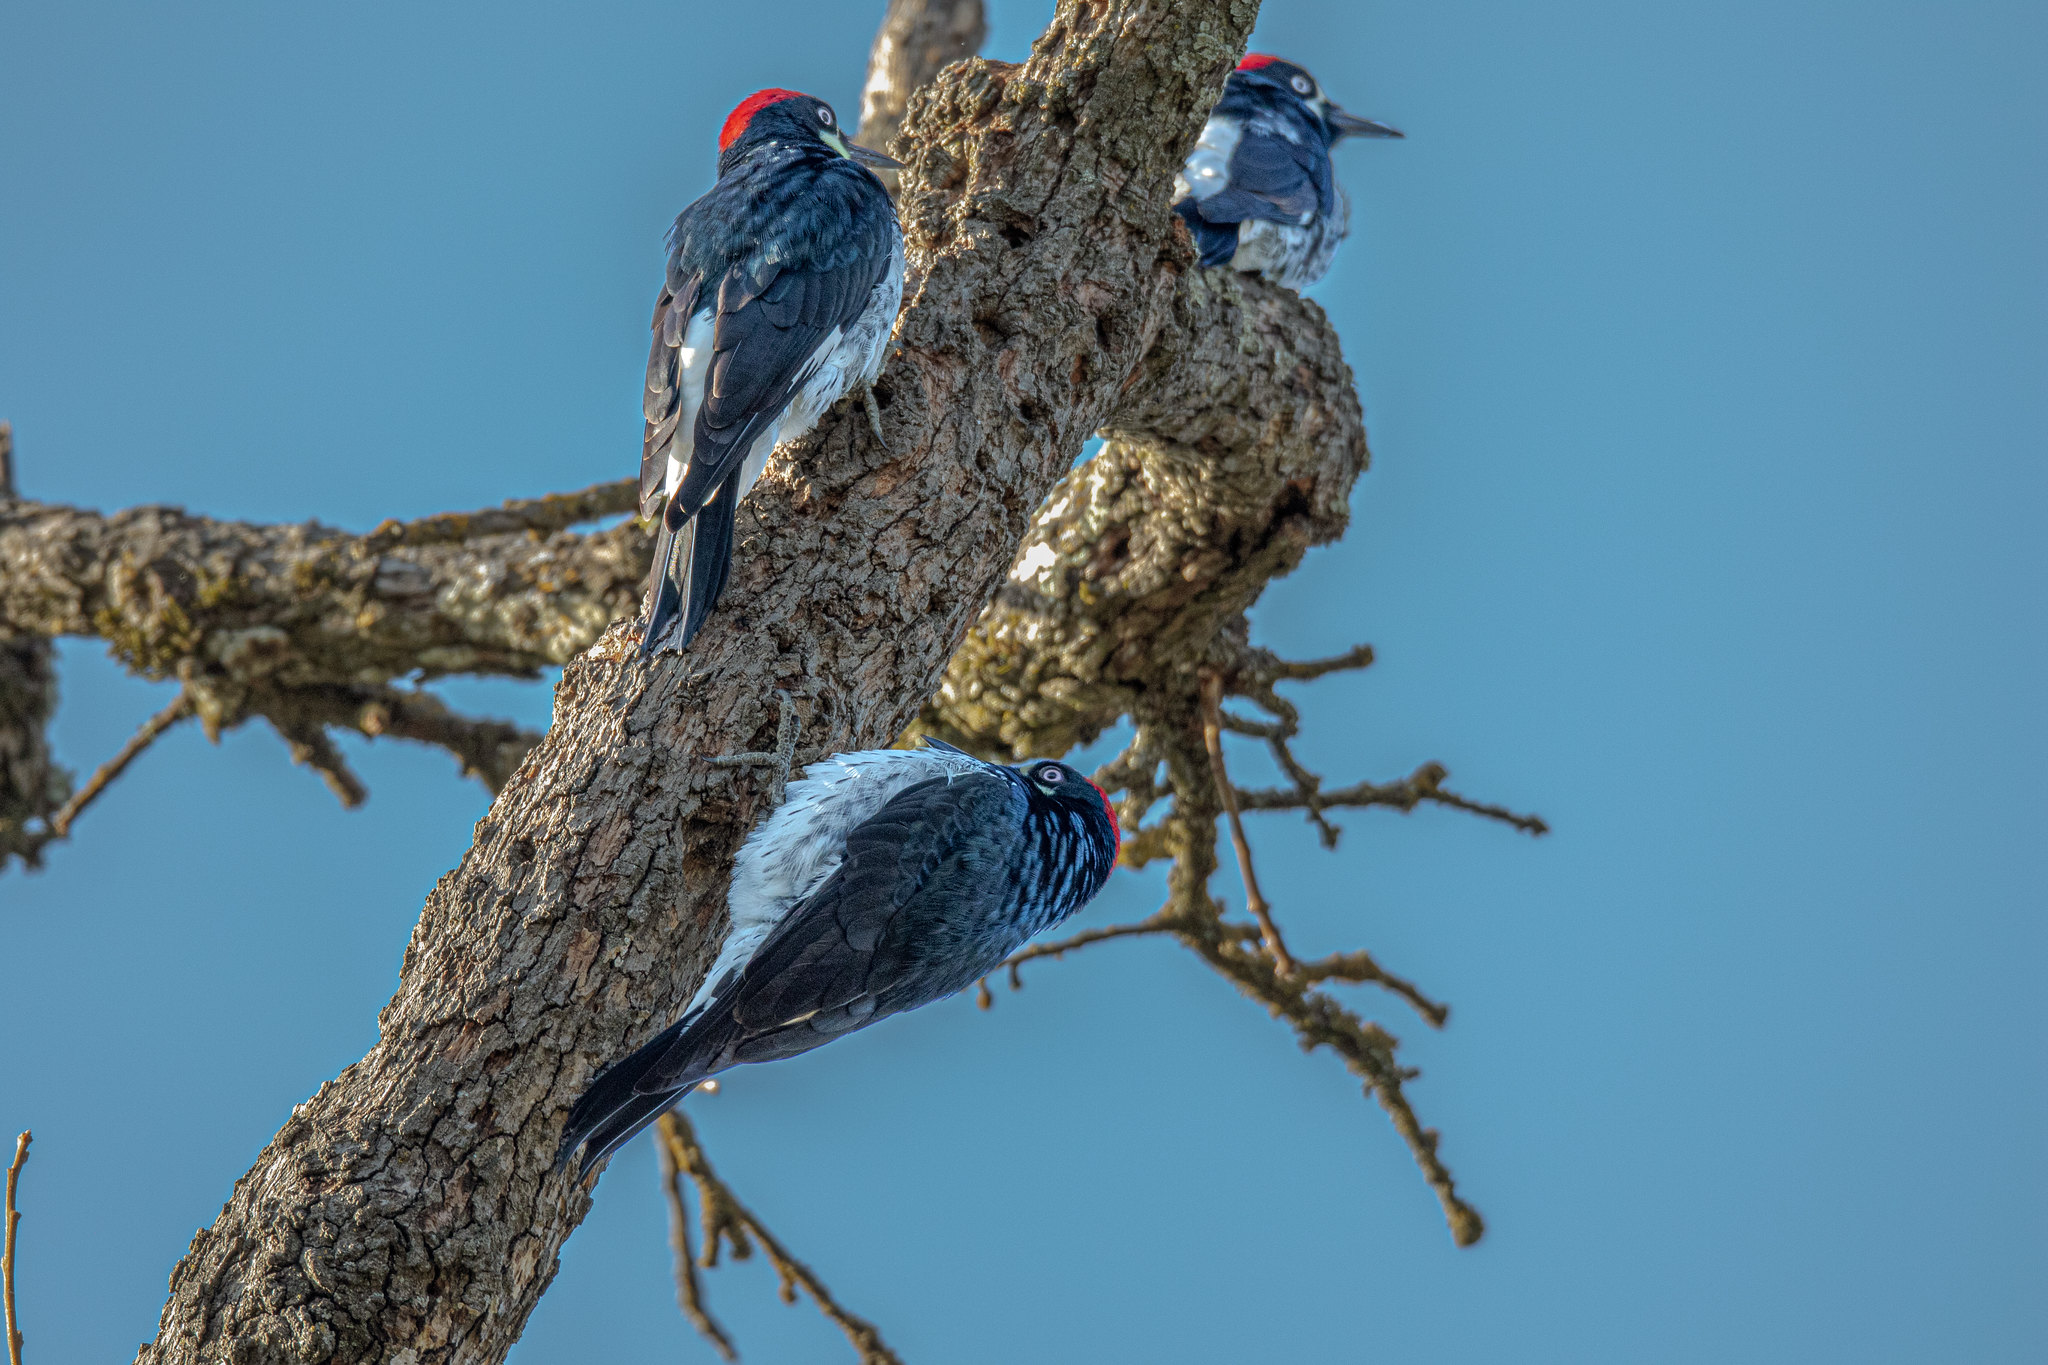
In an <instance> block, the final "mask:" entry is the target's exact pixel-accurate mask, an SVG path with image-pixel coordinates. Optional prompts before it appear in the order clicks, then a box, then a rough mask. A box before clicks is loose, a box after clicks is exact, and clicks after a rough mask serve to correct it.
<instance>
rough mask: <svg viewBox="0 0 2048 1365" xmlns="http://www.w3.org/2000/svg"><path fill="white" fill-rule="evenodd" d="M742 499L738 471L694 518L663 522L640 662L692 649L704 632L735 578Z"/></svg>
mask: <svg viewBox="0 0 2048 1365" xmlns="http://www.w3.org/2000/svg"><path fill="white" fill-rule="evenodd" d="M739 500H740V471H739V470H737V469H735V470H734V471H733V472H732V473H731V474H730V475H728V476H727V478H726V480H725V482H724V483H723V484H721V485H720V486H719V489H718V492H717V493H716V494H715V495H714V496H713V497H712V499H711V501H710V502H708V503H706V504H705V505H704V506H703V507H702V508H701V509H699V510H698V512H697V514H696V515H695V516H693V517H691V518H690V519H689V520H687V521H685V522H684V523H683V524H682V525H680V526H677V527H675V528H673V529H671V528H670V527H669V526H668V525H667V523H666V520H665V519H664V522H663V525H662V528H661V531H660V533H659V534H658V535H657V536H656V537H655V540H654V567H653V569H652V570H651V571H650V572H649V574H648V579H647V631H646V633H645V634H643V635H642V636H641V637H640V657H641V658H643V659H644V658H647V657H648V656H649V655H651V654H653V653H654V652H655V651H656V650H659V649H669V648H674V649H688V648H689V647H690V641H692V640H694V639H696V638H697V632H698V631H700V630H702V629H704V622H705V619H706V618H707V617H709V616H710V615H711V609H712V608H713V607H715V606H717V605H718V599H719V598H721V597H723V596H724V595H725V580H726V579H727V578H728V577H729V576H730V575H731V573H732V541H733V518H734V516H735V515H736V514H737V513H738V510H739V509H738V504H739ZM674 510H675V509H673V508H671V509H670V511H671V512H673V511H674ZM671 636H672V637H673V639H671V638H669V637H671Z"/></svg>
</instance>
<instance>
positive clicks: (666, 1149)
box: [654, 1132, 740, 1360]
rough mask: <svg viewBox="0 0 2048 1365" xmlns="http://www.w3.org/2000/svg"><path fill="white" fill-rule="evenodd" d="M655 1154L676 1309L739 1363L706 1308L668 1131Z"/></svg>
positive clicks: (721, 1352)
mask: <svg viewBox="0 0 2048 1365" xmlns="http://www.w3.org/2000/svg"><path fill="white" fill-rule="evenodd" d="M654 1152H655V1157H656V1159H658V1160H659V1161H660V1163H661V1191H662V1193H663V1195H665V1196H666V1197H667V1199H668V1244H669V1247H670V1249H671V1250H673V1251H674V1252H675V1257H676V1306H677V1307H678V1308H680V1309H682V1310H683V1316H684V1317H686V1318H688V1319H689V1320H690V1325H691V1326H692V1327H694V1328H696V1329H697V1334H698V1335H699V1336H701V1337H703V1338H704V1339H705V1340H706V1341H709V1342H710V1343H711V1346H712V1349H714V1350H716V1351H717V1352H718V1354H719V1355H721V1356H723V1357H725V1358H726V1359H727V1360H738V1359H739V1358H740V1353H739V1351H738V1350H737V1349H736V1348H735V1347H734V1346H733V1344H732V1338H731V1337H729V1336H727V1335H726V1332H725V1328H723V1327H721V1326H720V1325H719V1323H718V1319H717V1318H714V1317H712V1316H711V1310H710V1309H709V1308H707V1307H705V1305H704V1285H703V1282H702V1281H701V1280H699V1278H698V1276H697V1255H696V1253H695V1252H694V1251H692V1250H691V1249H690V1212H689V1210H688V1209H687V1208H686V1207H685V1206H684V1202H683V1168H682V1166H681V1165H680V1164H679V1163H678V1162H677V1161H676V1150H675V1144H674V1143H672V1142H670V1141H669V1140H668V1136H667V1134H666V1132H664V1133H663V1134H662V1138H661V1140H660V1141H659V1142H656V1143H655V1144H654Z"/></svg>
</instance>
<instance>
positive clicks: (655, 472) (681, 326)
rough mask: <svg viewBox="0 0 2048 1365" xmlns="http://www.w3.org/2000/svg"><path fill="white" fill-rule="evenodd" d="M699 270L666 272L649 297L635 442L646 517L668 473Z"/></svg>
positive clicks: (642, 510)
mask: <svg viewBox="0 0 2048 1365" xmlns="http://www.w3.org/2000/svg"><path fill="white" fill-rule="evenodd" d="M702 282H703V279H702V277H701V276H698V275H687V276H684V277H682V278H680V279H677V278H673V277H672V278H671V279H670V280H669V282H668V283H667V284H666V285H665V286H664V287H663V288H662V291H661V297H660V298H658V299H656V300H655V301H654V321H653V323H652V325H651V327H650V329H649V330H651V331H652V332H653V337H652V338H651V340H650V341H649V343H648V347H647V393H646V396H645V397H644V398H643V400H642V404H641V406H642V411H643V412H644V413H645V415H646V418H647V431H646V434H645V435H644V436H643V437H642V439H641V444H640V515H641V516H643V517H651V516H653V515H654V513H655V510H656V509H657V508H659V507H660V506H661V503H662V491H661V486H662V483H663V482H664V481H665V480H666V478H667V475H668V443H669V438H670V437H672V436H674V435H675V431H676V423H678V422H679V421H681V420H682V416H683V411H682V402H683V383H682V347H683V332H684V330H685V329H687V328H688V327H689V325H690V314H691V313H692V312H693V311H695V309H696V307H697V294H698V287H699V285H701V284H702Z"/></svg>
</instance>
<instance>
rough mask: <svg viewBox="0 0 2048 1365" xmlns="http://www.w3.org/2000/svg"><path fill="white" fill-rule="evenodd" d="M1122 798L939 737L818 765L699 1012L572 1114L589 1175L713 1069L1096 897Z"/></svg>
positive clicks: (1052, 921)
mask: <svg viewBox="0 0 2048 1365" xmlns="http://www.w3.org/2000/svg"><path fill="white" fill-rule="evenodd" d="M1118 846H1119V833H1118V830H1117V821H1116V812H1115V811H1114V810H1113V809H1112V808H1111V807H1110V804H1109V798H1108V797H1107V796H1105V795H1104V794H1103V792H1102V789H1101V788H1099V787H1097V786H1096V785H1095V784H1094V783H1093V782H1090V781H1089V780H1088V779H1087V778H1085V777H1083V776H1082V775H1081V774H1080V773H1079V772H1077V771H1075V770H1074V769H1073V768H1070V767H1068V766H1067V765H1066V764H1064V763H1058V762H1054V761H1052V760H1050V759H1037V760H1034V761H1032V762H1030V763H1025V764H1022V765H1021V766H1018V767H1015V768H1010V767H1004V766H1002V765H1000V764H995V763H984V762H982V761H981V760H980V759H977V758H974V757H972V756H970V755H968V754H964V753H962V752H960V751H959V750H958V749H955V748H952V747H951V746H949V745H944V744H937V743H932V742H929V741H928V742H927V744H926V747H924V748H923V749H918V750H900V749H877V750H870V751H867V752H862V753H850V754H839V755H836V756H834V757H832V758H829V759H826V760H825V761H824V762H822V763H814V764H812V765H811V766H810V767H809V768H808V769H806V770H805V776H804V778H803V779H802V780H801V781H798V782H795V783H792V784H791V786H790V788H789V794H788V797H787V799H785V800H784V802H783V803H782V805H781V806H780V807H778V808H777V809H776V811H775V812H774V813H773V814H772V815H770V816H769V817H768V819H767V820H766V821H764V822H763V823H762V825H761V827H760V828H759V829H757V830H755V831H754V832H753V834H752V835H750V836H749V837H748V839H747V841H746V843H745V844H744V845H743V846H742V847H741V849H740V852H739V856H738V857H737V858H736V859H735V860H734V863H733V878H732V890H731V892H730V894H729V898H728V906H729V909H730V912H731V928H730V929H729V930H728V932H727V935H726V939H725V942H724V945H723V946H722V947H721V948H720V950H719V954H718V959H717V960H716V961H715V962H714V963H712V966H711V972H710V974H709V975H708V976H706V977H705V978H704V984H703V986H702V987H701V988H700V989H699V990H698V991H697V994H696V997H695V998H694V999H693V1000H691V1002H690V1004H689V1006H688V1007H687V1008H686V1009H685V1010H684V1012H683V1016H682V1018H681V1019H680V1020H678V1021H677V1022H676V1023H674V1024H672V1025H670V1026H669V1027H668V1028H667V1029H664V1030H663V1031H662V1032H661V1033H660V1034H658V1035H657V1036H656V1037H655V1039H654V1041H652V1042H650V1043H648V1044H647V1045H646V1046H645V1047H643V1048H641V1049H640V1050H639V1051H638V1052H635V1053H634V1054H633V1055H632V1056H630V1057H628V1058H626V1059H625V1060H624V1061H622V1062H620V1063H619V1064H617V1065H616V1066H614V1067H612V1068H611V1069H610V1070H608V1071H606V1072H605V1073H604V1074H603V1075H602V1076H600V1077H598V1079H597V1081H596V1082H595V1083H594V1084H593V1085H592V1086H591V1087H590V1089H589V1090H588V1091H586V1092H585V1093H584V1095H583V1097H582V1098H581V1099H579V1100H578V1101H577V1102H576V1105H575V1107H574V1108H573V1109H572V1110H571V1111H570V1113H569V1123H568V1127H567V1129H566V1130H565V1131H564V1133H563V1135H562V1147H561V1153H560V1157H559V1159H558V1161H557V1165H558V1166H566V1165H567V1164H568V1163H569V1161H570V1159H571V1158H572V1157H573V1156H574V1155H575V1154H576V1151H577V1150H578V1149H579V1148H581V1149H582V1151H583V1159H582V1162H581V1164H580V1165H579V1166H578V1167H577V1175H578V1178H581V1177H582V1176H583V1175H584V1174H586V1173H588V1172H589V1170H590V1169H591V1167H593V1166H595V1165H596V1164H597V1163H598V1162H600V1161H602V1160H603V1159H604V1158H605V1157H606V1156H609V1155H610V1154H611V1153H612V1152H613V1151H615V1150H616V1149H617V1148H618V1146H619V1145H620V1144H621V1143H623V1142H625V1141H626V1139H628V1138H630V1137H632V1136H633V1134H635V1133H637V1132H639V1131H640V1130H641V1129H642V1128H644V1127H646V1126H647V1125H648V1124H649V1123H652V1122H653V1121H654V1119H655V1118H656V1117H657V1116H659V1115H660V1114H661V1113H662V1112H663V1111H664V1110H666V1109H667V1108H668V1107H669V1106H670V1105H672V1104H674V1103H675V1102H676V1101H677V1100H679V1099H681V1098H682V1097H683V1096H684V1095H685V1094H686V1093H688V1091H689V1090H690V1089H691V1088H692V1087H694V1086H696V1085H697V1084H699V1083H700V1082H702V1081H704V1080H706V1079H708V1078H710V1077H711V1076H713V1075H716V1074H717V1073H718V1072H720V1071H723V1070H725V1069H726V1068H727V1067H732V1066H738V1065H739V1064H741V1063H743V1062H771V1061H775V1060H777V1059H779V1058H783V1057H793V1056H795V1055H796V1054H798V1053H800V1052H808V1051H810V1050H811V1049H812V1048H814V1047H820V1046H822V1045H823V1044H826V1043H829V1042H831V1041H832V1040H833V1039H835V1038H838V1037H840V1036H841V1035H843V1034H846V1033H850V1032H852V1031H853V1030H854V1029H857V1028H863V1027H865V1026H867V1025H868V1024H872V1023H874V1022H875V1021H876V1020H878V1019H884V1018H887V1017H888V1016H889V1015H892V1014H900V1013H902V1012H903V1011H904V1010H912V1009H916V1008H917V1007H918V1006H920V1005H928V1004H930V1003H932V1002H933V1001H935V1000H942V999H944V998H945V997H947V996H949V995H952V994H953V993H954V992H956V991H959V990H962V989H964V988H965V987H967V986H969V985H971V984H972V983H973V982H975V981H977V980H979V979H980V978H982V977H984V976H987V975H988V974H989V973H990V972H992V971H994V970H995V969H996V968H997V967H998V966H1000V965H1001V964H1002V962H1003V959H1005V958H1007V957H1008V956H1009V955H1010V954H1011V953H1013V952H1015V951H1016V950H1017V949H1018V948H1020V947H1022V946H1023V945H1024V943H1025V941H1026V940H1028V939H1030V938H1031V937H1032V936H1033V935H1034V934H1038V933H1041V932H1043V931H1044V930H1046V929H1050V928H1051V927H1053V926H1054V925H1056V924H1058V923H1060V922H1061V921H1063V920H1065V919H1066V918H1067V917H1068V916H1069V915H1072V914H1073V913H1074V912H1075V911H1076V910H1079V909H1080V908H1081V907H1082V906H1084V905H1086V904H1087V903H1088V902H1089V901H1090V900H1092V899H1094V897H1095V893H1096V892H1098V891H1100V890H1101V889H1102V884H1103V883H1104V882H1105V881H1107V880H1108V878H1109V873H1110V869H1111V868H1112V867H1114V866H1115V864H1116V857H1117V849H1118Z"/></svg>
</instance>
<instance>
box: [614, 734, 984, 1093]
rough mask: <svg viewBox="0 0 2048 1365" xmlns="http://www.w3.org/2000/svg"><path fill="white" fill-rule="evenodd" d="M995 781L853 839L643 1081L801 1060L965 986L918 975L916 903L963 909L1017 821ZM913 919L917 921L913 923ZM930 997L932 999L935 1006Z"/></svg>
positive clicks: (958, 786) (907, 792)
mask: <svg viewBox="0 0 2048 1365" xmlns="http://www.w3.org/2000/svg"><path fill="white" fill-rule="evenodd" d="M1011 800H1012V793H1011V790H1010V787H1009V784H1008V783H1007V782H1006V781H1005V780H1004V779H1003V778H1001V777H999V776H997V775H995V774H993V773H972V774H969V775H967V776H965V777H955V778H953V779H952V780H951V781H950V782H949V781H948V780H947V779H945V778H933V779H931V780H929V781H926V782H920V783H917V784H916V785H914V786H911V787H906V788H905V789H904V790H903V791H901V792H898V793H897V794H896V795H895V796H894V797H892V798H890V800H889V802H888V804H886V805H884V806H883V807H882V809H881V810H880V811H878V812H876V814H874V815H873V816H871V817H869V818H868V819H867V820H866V821H865V822H863V823H862V824H860V825H858V826H856V827H855V828H854V830H853V832H852V833H851V834H850V835H849V836H848V837H847V842H846V854H845V859H844V861H843V862H841V864H840V866H839V868H838V870H837V871H835V872H834V873H833V874H832V875H831V876H830V877H828V878H827V879H826V880H825V884H824V885H823V886H821V887H819V888H818V890H817V891H816V892H814V893H813V894H812V895H811V897H810V898H809V899H808V900H806V901H805V902H804V903H803V904H802V905H800V906H798V907H797V908H796V909H794V910H792V911H791V912H790V913H789V916H788V917H787V918H786V919H784V920H783V922H782V923H781V924H779V925H777V926H776V928H775V930H774V932H772V933H771V934H770V935H769V936H768V938H767V939H766V940H765V941H764V942H763V943H762V944H761V946H760V948H758V949H756V950H755V952H754V955H753V957H752V958H750V959H749V960H748V962H747V964H746V966H745V967H744V968H743V969H742V970H741V972H740V974H739V977H738V979H737V980H736V981H735V982H734V984H733V986H732V988H731V989H730V990H728V991H726V992H724V993H723V994H722V995H721V996H720V998H719V999H718V1000H717V1001H716V1002H715V1003H714V1004H713V1005H712V1006H710V1007H709V1008H707V1009H706V1010H704V1011H703V1012H702V1013H701V1014H699V1015H698V1016H697V1017H696V1018H695V1019H693V1020H692V1021H691V1022H690V1026H689V1027H688V1028H687V1029H686V1030H684V1031H683V1032H682V1033H681V1034H680V1035H679V1036H678V1037H677V1038H676V1039H675V1040H674V1041H673V1042H672V1043H670V1044H669V1045H668V1046H667V1048H666V1049H665V1051H664V1055H663V1056H662V1057H661V1059H660V1060H659V1061H658V1062H656V1063H654V1064H653V1065H651V1066H650V1067H649V1068H648V1069H647V1070H646V1072H645V1074H644V1075H643V1076H642V1077H641V1079H640V1081H639V1082H638V1088H639V1089H640V1090H642V1091H655V1090H667V1089H672V1088H675V1087H677V1086H680V1085H685V1084H692V1083H694V1082H695V1081H696V1080H699V1079H702V1078H703V1077H704V1076H707V1075H710V1074H711V1073H713V1072H715V1071H722V1070H724V1069H725V1068H726V1067H728V1066H732V1065H736V1064H739V1063H742V1062H758V1061H768V1060H771V1059H773V1058H777V1057H786V1056H793V1055H794V1054H796V1053H798V1052H805V1051H808V1050H809V1049H811V1048H813V1047H817V1046H819V1045H820V1044H822V1043H826V1042H829V1041H831V1040H832V1039H833V1038H836V1037H838V1036H839V1035H840V1034H842V1033H845V1032H847V1031H849V1030H851V1029H855V1028H859V1027H861V1026H863V1025H865V1024H868V1023H871V1022H873V1021H874V1020H875V1019H878V1018H882V1017H884V1016H885V1015H888V1014H893V1013H895V1012H896V1011H898V1010H902V1009H911V1008H915V1007H916V1006H917V1005H921V1004H926V1003H929V1000H931V999H937V998H939V996H941V995H945V994H950V993H951V991H952V990H954V989H958V987H957V986H953V985H949V984H948V983H945V982H928V981H926V980H925V979H924V978H923V975H922V974H921V972H920V964H921V962H922V960H923V958H924V956H925V954H924V953H923V952H921V951H920V948H925V949H929V948H931V947H933V946H934V945H932V944H930V943H929V942H922V943H921V942H920V940H922V939H924V938H925V937H926V935H925V934H924V933H923V932H922V931H921V929H920V927H919V925H918V924H917V923H915V922H914V921H919V920H921V919H922V917H921V916H919V915H917V914H916V913H914V907H913V902H915V901H918V900H919V899H921V898H923V897H925V896H927V895H929V896H932V897H933V898H934V899H940V900H944V901H946V902H949V903H957V902H958V901H959V899H960V898H961V896H960V893H961V890H962V888H961V886H959V885H956V883H959V882H961V881H963V880H964V879H977V878H980V877H981V869H980V866H979V864H980V862H982V861H983V860H982V859H978V858H976V857H975V856H974V855H975V854H976V853H977V852H979V851H980V850H978V849H977V848H976V847H975V846H976V845H977V844H979V843H985V842H988V841H990V840H1000V839H1002V838H1003V837H1004V835H1005V833H1006V831H1007V830H1008V827H1009V825H1010V824H1011V823H1012V822H1011V821H1010V820H1009V819H1008V818H1007V817H1008V814H1009V810H1008V803H1009V802H1010V801H1011ZM907 910H910V911H912V913H906V911H907ZM927 987H930V988H931V989H934V990H936V992H937V993H936V994H932V995H929V996H927V995H926V994H925V989H926V988H927Z"/></svg>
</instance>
